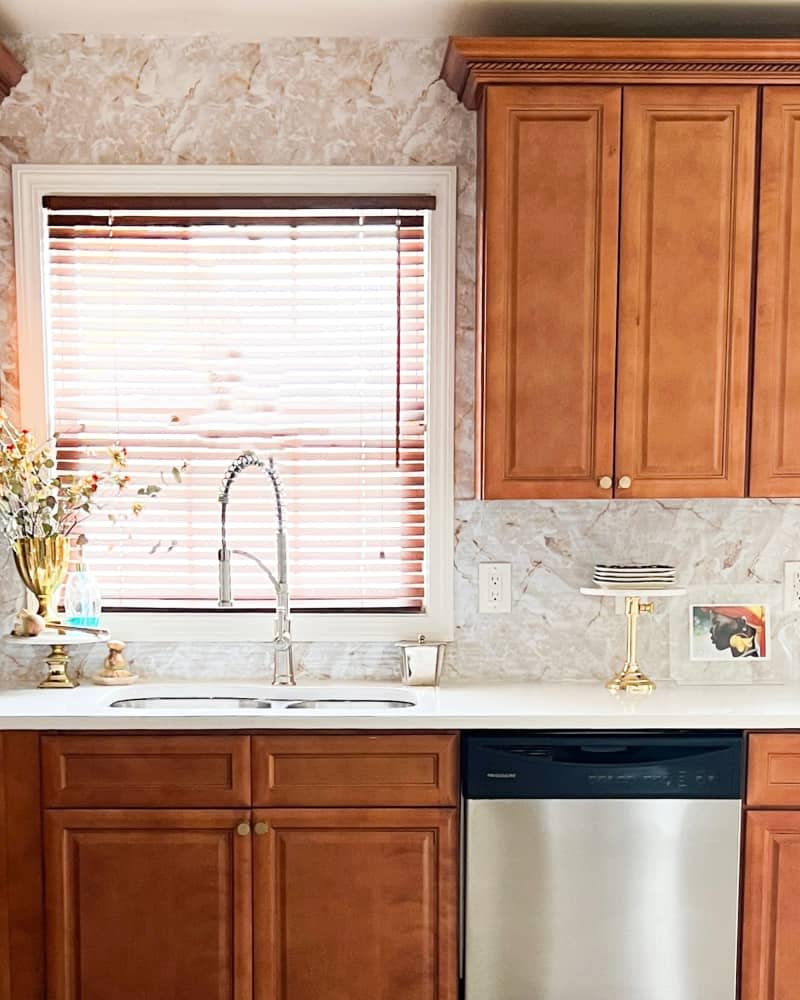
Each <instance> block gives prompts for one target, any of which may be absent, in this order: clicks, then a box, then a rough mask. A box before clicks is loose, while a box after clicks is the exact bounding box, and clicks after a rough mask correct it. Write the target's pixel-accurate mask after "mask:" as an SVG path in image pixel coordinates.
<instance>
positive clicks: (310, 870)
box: [0, 733, 458, 1000]
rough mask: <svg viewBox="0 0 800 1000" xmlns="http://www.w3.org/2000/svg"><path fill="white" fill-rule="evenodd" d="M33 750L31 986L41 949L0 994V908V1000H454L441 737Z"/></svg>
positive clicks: (4, 933) (454, 857)
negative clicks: (37, 874)
mask: <svg viewBox="0 0 800 1000" xmlns="http://www.w3.org/2000/svg"><path fill="white" fill-rule="evenodd" d="M32 739H33V741H34V742H33V744H32V747H31V748H28V749H33V750H35V751H36V752H35V753H33V755H32V763H31V765H30V766H29V768H28V771H27V772H26V774H27V777H26V779H25V780H26V782H27V785H28V786H29V787H30V788H31V789H32V792H31V795H35V797H36V804H35V808H36V810H37V811H36V813H35V819H36V822H37V823H38V821H39V818H40V815H41V813H40V812H39V811H38V810H39V808H40V807H39V805H38V794H39V791H38V790H39V787H40V785H39V780H38V779H39V772H38V745H39V744H38V737H35V736H34V737H32ZM226 740H227V742H226ZM95 741H96V742H95ZM42 742H43V745H44V749H45V752H44V754H43V767H42V775H43V783H42V786H43V788H44V795H45V802H46V803H49V804H50V805H51V806H53V807H51V808H47V807H45V811H44V851H43V857H44V872H45V876H44V883H45V885H44V888H45V892H44V897H45V921H44V925H45V926H46V941H47V944H46V963H45V965H46V985H45V983H44V979H45V977H44V976H42V975H41V964H42V963H41V956H42V954H43V951H44V949H41V950H40V951H39V953H38V955H39V958H40V961H39V964H38V965H36V966H35V967H32V968H33V973H34V974H35V976H36V977H38V978H37V979H36V980H35V982H36V983H37V984H38V985H37V986H36V989H39V990H40V991H42V992H38V993H37V992H36V989H34V988H32V989H31V990H30V991H29V992H26V991H24V990H21V991H20V990H16V989H13V988H12V987H11V986H10V985H7V984H8V983H10V979H9V976H10V973H9V971H8V968H7V963H6V967H5V968H4V962H3V961H2V960H3V959H6V957H7V955H6V954H5V953H4V952H3V949H4V948H6V941H7V940H10V939H11V938H10V935H9V933H8V930H7V926H6V925H7V917H6V911H5V910H3V908H2V905H0V1000H41V997H42V996H45V997H46V1000H456V997H457V994H458V962H457V947H458V918H457V868H458V810H457V809H456V808H455V803H456V802H457V794H458V773H457V760H458V737H457V735H455V734H452V733H449V734H447V733H442V734H439V733H437V734H425V733H419V734H402V735H392V734H387V735H386V736H385V737H384V735H383V734H357V735H350V736H340V735H337V734H333V735H323V734H308V735H306V734H285V735H274V736H273V735H268V734H264V735H261V734H260V735H258V736H255V737H252V738H251V737H250V736H233V735H231V736H230V737H229V738H226V737H224V736H222V737H221V736H214V737H205V736H202V735H201V736H192V737H187V742H186V743H185V744H182V743H181V739H180V737H172V738H167V737H163V738H162V737H158V736H157V737H153V736H150V735H148V736H144V737H140V736H138V735H136V734H130V735H126V736H119V737H117V736H115V737H107V736H98V737H91V736H71V735H68V734H67V735H62V736H52V737H49V736H48V737H44V739H43V741H42ZM20 749H23V748H22V747H21V748H20ZM251 754H252V760H253V762H254V764H255V767H254V770H253V781H252V783H251V781H250V769H249V768H250V760H251ZM226 761H227V762H228V764H227V765H225V762H226ZM220 762H222V763H220ZM17 763H18V764H19V763H20V762H19V761H17ZM132 773H134V774H135V775H136V780H135V781H134V782H133V783H132V784H129V783H128V782H127V781H125V780H124V779H120V778H119V776H120V775H128V776H130V775H131V774H132ZM326 776H327V778H326ZM0 777H2V734H0ZM212 779H213V780H212ZM171 788H174V790H175V791H174V797H175V798H176V799H177V802H178V803H179V804H180V806H181V807H180V808H167V807H168V806H169V804H170V799H171V797H172V795H173V792H172V791H171ZM312 789H317V792H316V794H317V795H318V805H314V804H313V801H312V800H313V794H312V791H311V790H312ZM156 790H157V791H158V796H157V798H158V802H163V804H164V806H165V808H161V807H159V805H158V803H157V802H156ZM293 796H294V798H295V802H292V797H293ZM230 798H234V799H235V800H237V801H241V800H244V803H246V804H243V805H241V806H237V807H236V808H233V807H230V808H223V807H220V808H209V806H208V802H209V801H210V800H211V799H216V800H217V801H218V802H219V803H220V805H221V804H222V803H224V802H227V801H229V800H230ZM274 798H278V799H279V800H280V805H275V806H273V805H270V806H269V807H267V808H259V807H258V806H254V805H253V803H254V802H258V801H262V802H264V801H265V800H270V799H274ZM319 800H321V801H319ZM328 800H330V801H328ZM65 802H69V807H68V808H63V807H62V803H65ZM145 802H146V803H147V804H148V805H149V806H150V808H141V807H140V806H141V805H143V804H144V803H145ZM376 802H379V803H380V805H376V804H375V803H376ZM2 803H3V795H2V788H0V904H2V903H3V891H2V890H3V880H4V879H5V878H7V876H6V869H7V865H6V866H5V867H4V860H5V859H4V855H3V847H4V844H5V843H6V841H7V837H6V838H5V839H4V824H3V814H2V808H1V807H2ZM432 803H433V804H432ZM40 843H41V840H40V838H39V836H38V833H37V828H36V825H35V824H34V826H33V829H32V840H31V847H30V850H29V852H28V853H29V854H30V856H31V857H32V858H33V857H35V858H37V859H39V858H40V857H41V852H40V850H39V845H40ZM18 844H19V845H21V844H22V840H21V839H20V840H19V841H18ZM20 850H21V847H20ZM6 853H7V852H6ZM16 857H17V859H18V860H19V859H20V858H21V857H22V854H21V853H19V854H18V855H17V856H16ZM28 874H30V872H28ZM35 889H36V886H35V885H34V890H35ZM40 895H41V894H40V893H39V894H38V895H35V896H34V898H35V899H40ZM37 905H39V904H37ZM36 921H37V914H36V913H35V912H34V913H33V920H32V923H33V924H34V927H33V930H34V931H36V930H37V928H38V933H39V934H41V929H42V919H41V913H40V912H39V914H38V923H37V922H36ZM22 929H23V927H22V925H20V930H22ZM20 940H22V939H21V937H20ZM37 941H38V943H39V946H40V948H41V937H39V938H36V937H35V936H34V937H33V938H31V939H30V940H28V942H27V944H22V945H21V947H23V948H24V947H27V949H28V954H29V956H30V955H34V954H35V947H36V942H37ZM6 950H7V951H8V949H6ZM9 961H10V960H9ZM30 967H31V963H30V961H29V962H28V963H27V966H26V968H30ZM20 968H21V967H20ZM14 974H15V976H17V977H18V979H17V980H15V982H16V981H19V982H20V984H26V981H25V980H24V979H23V978H19V976H21V975H24V970H22V971H20V972H15V973H14ZM3 977H5V981H4V978H3ZM3 990H5V992H3Z"/></svg>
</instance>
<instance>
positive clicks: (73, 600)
mask: <svg viewBox="0 0 800 1000" xmlns="http://www.w3.org/2000/svg"><path fill="white" fill-rule="evenodd" d="M101 607H102V601H101V598H100V588H99V587H98V586H97V580H96V579H95V578H94V574H93V573H91V572H90V571H89V569H88V567H87V565H86V563H85V562H83V560H81V561H80V562H79V563H78V565H77V567H76V568H75V571H74V572H72V573H70V575H69V577H68V578H67V585H66V587H65V589H64V623H65V624H66V625H80V626H83V627H85V628H97V626H98V625H99V624H100V609H101Z"/></svg>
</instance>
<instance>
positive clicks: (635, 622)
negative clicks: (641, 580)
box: [581, 587, 686, 694]
mask: <svg viewBox="0 0 800 1000" xmlns="http://www.w3.org/2000/svg"><path fill="white" fill-rule="evenodd" d="M581 593H582V594H585V595H586V596H587V597H613V598H615V599H616V601H617V613H618V614H623V613H624V615H625V619H626V624H627V628H626V638H625V663H624V664H623V666H622V668H621V669H620V670H618V671H617V673H615V674H614V676H613V677H612V678H610V679H609V680H607V681H606V687H607V688H608V690H609V691H628V692H631V693H634V694H649V693H650V692H651V691H655V689H656V684H655V681H652V680H650V678H649V677H648V676H647V674H645V672H644V671H643V670H642V668H641V666H640V665H639V660H638V658H637V653H636V641H637V635H638V629H639V616H640V615H643V614H652V612H653V610H654V609H655V602H654V600H653V598H654V597H683V596H684V595H685V594H686V591H685V590H681V589H678V588H675V587H648V588H647V589H646V590H636V589H634V588H631V587H581Z"/></svg>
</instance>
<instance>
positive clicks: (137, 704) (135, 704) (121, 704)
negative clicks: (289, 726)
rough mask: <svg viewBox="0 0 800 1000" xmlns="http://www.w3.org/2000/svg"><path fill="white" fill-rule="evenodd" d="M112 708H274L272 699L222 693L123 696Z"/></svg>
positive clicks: (113, 703)
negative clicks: (140, 696) (234, 696)
mask: <svg viewBox="0 0 800 1000" xmlns="http://www.w3.org/2000/svg"><path fill="white" fill-rule="evenodd" d="M111 707H112V708H139V709H141V708H151V709H170V708H175V709H185V708H189V709H191V708H207V709H210V710H212V711H216V710H219V711H225V710H226V709H233V710H234V711H235V710H236V709H247V710H249V709H254V708H257V709H266V708H272V702H271V701H262V699H261V698H231V697H228V696H221V695H191V696H189V697H186V696H183V697H170V696H162V697H158V698H121V699H120V700H119V701H112V702H111Z"/></svg>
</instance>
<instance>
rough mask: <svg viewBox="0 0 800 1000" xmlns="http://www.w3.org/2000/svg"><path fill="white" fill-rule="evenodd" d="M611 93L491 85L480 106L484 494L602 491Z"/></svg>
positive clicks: (614, 208)
mask: <svg viewBox="0 0 800 1000" xmlns="http://www.w3.org/2000/svg"><path fill="white" fill-rule="evenodd" d="M620 101H621V91H620V89H619V88H618V87H599V86H598V87H585V86H574V87H490V88H488V90H487V94H486V101H485V106H484V108H483V110H482V116H483V117H482V123H481V131H482V136H483V152H482V170H483V176H482V186H483V206H484V207H483V212H484V218H483V230H484V232H483V236H484V240H483V246H482V271H483V274H482V286H483V287H482V298H483V301H482V312H483V322H482V337H483V340H482V345H481V349H482V358H481V359H480V361H479V372H480V383H481V384H480V386H479V396H480V397H481V403H480V406H481V410H482V412H481V415H480V419H479V421H478V423H479V434H480V446H479V449H478V450H479V456H478V464H479V467H480V484H479V485H480V489H481V493H482V495H483V496H484V497H486V498H488V499H500V498H511V499H513V498H528V497H531V498H536V497H556V498H558V497H608V496H610V491H609V489H607V488H605V489H604V488H602V487H601V486H600V485H599V482H598V480H599V479H600V477H603V476H610V475H611V474H612V460H613V433H614V364H615V341H616V282H617V220H618V208H619V205H618V198H619V131H620Z"/></svg>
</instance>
